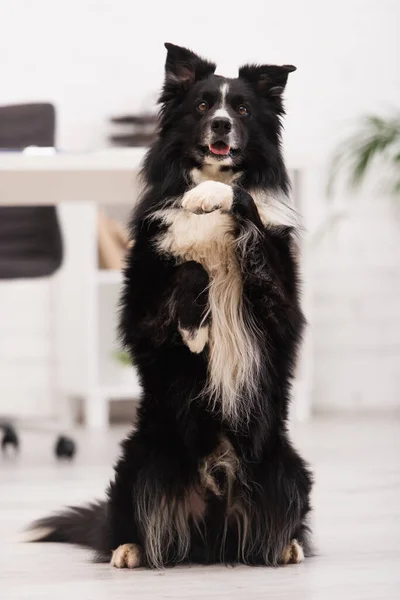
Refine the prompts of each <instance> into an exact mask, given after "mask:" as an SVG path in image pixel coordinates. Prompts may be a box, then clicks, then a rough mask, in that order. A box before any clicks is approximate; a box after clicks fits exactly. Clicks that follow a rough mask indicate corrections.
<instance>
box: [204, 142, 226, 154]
mask: <svg viewBox="0 0 400 600" xmlns="http://www.w3.org/2000/svg"><path fill="white" fill-rule="evenodd" d="M209 149H210V152H212V153H213V154H220V155H222V156H223V155H225V154H229V150H230V147H229V146H228V145H227V144H225V143H224V142H215V144H210V145H209Z"/></svg>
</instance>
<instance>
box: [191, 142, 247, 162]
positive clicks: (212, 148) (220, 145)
mask: <svg viewBox="0 0 400 600" xmlns="http://www.w3.org/2000/svg"><path fill="white" fill-rule="evenodd" d="M199 150H200V152H201V153H202V154H203V155H204V156H205V155H206V154H208V155H212V156H216V157H220V158H223V157H225V156H236V155H237V154H238V153H239V152H240V150H239V148H232V147H231V146H229V145H228V144H227V143H226V142H223V141H222V140H217V141H216V142H213V143H212V144H208V145H207V146H199Z"/></svg>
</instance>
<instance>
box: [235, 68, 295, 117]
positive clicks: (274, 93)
mask: <svg viewBox="0 0 400 600" xmlns="http://www.w3.org/2000/svg"><path fill="white" fill-rule="evenodd" d="M293 71H296V67H294V66H293V65H282V66H278V65H245V66H243V67H241V68H240V69H239V78H240V79H244V80H245V81H247V83H250V85H251V86H252V87H253V88H254V90H255V91H256V92H257V94H260V95H261V96H264V97H265V98H270V99H275V101H276V102H277V108H280V109H282V102H281V98H282V94H283V91H284V89H285V87H286V83H287V80H288V76H289V73H292V72H293Z"/></svg>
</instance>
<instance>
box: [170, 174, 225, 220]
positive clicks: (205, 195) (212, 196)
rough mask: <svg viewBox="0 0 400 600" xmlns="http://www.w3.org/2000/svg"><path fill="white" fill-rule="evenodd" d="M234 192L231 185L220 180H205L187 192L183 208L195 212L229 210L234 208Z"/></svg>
mask: <svg viewBox="0 0 400 600" xmlns="http://www.w3.org/2000/svg"><path fill="white" fill-rule="evenodd" d="M232 201H233V192H232V188H231V186H230V185H226V183H221V182H220V181H203V183H200V184H199V185H197V186H196V187H194V188H193V189H192V190H189V191H188V192H186V194H185V195H184V197H183V200H182V208H184V209H185V210H188V211H190V212H192V213H195V214H203V213H210V212H213V211H215V210H224V211H229V210H230V209H231V208H232Z"/></svg>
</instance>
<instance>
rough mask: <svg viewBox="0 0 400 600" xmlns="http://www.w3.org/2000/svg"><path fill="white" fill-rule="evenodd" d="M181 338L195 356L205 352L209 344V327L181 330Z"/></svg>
mask: <svg viewBox="0 0 400 600" xmlns="http://www.w3.org/2000/svg"><path fill="white" fill-rule="evenodd" d="M179 331H180V332H181V336H182V339H183V341H184V342H185V344H186V346H188V348H189V350H190V351H191V352H193V353H194V354H200V352H203V350H204V347H205V345H206V344H207V342H208V325H203V326H202V327H199V328H198V329H193V330H190V329H183V328H179Z"/></svg>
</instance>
